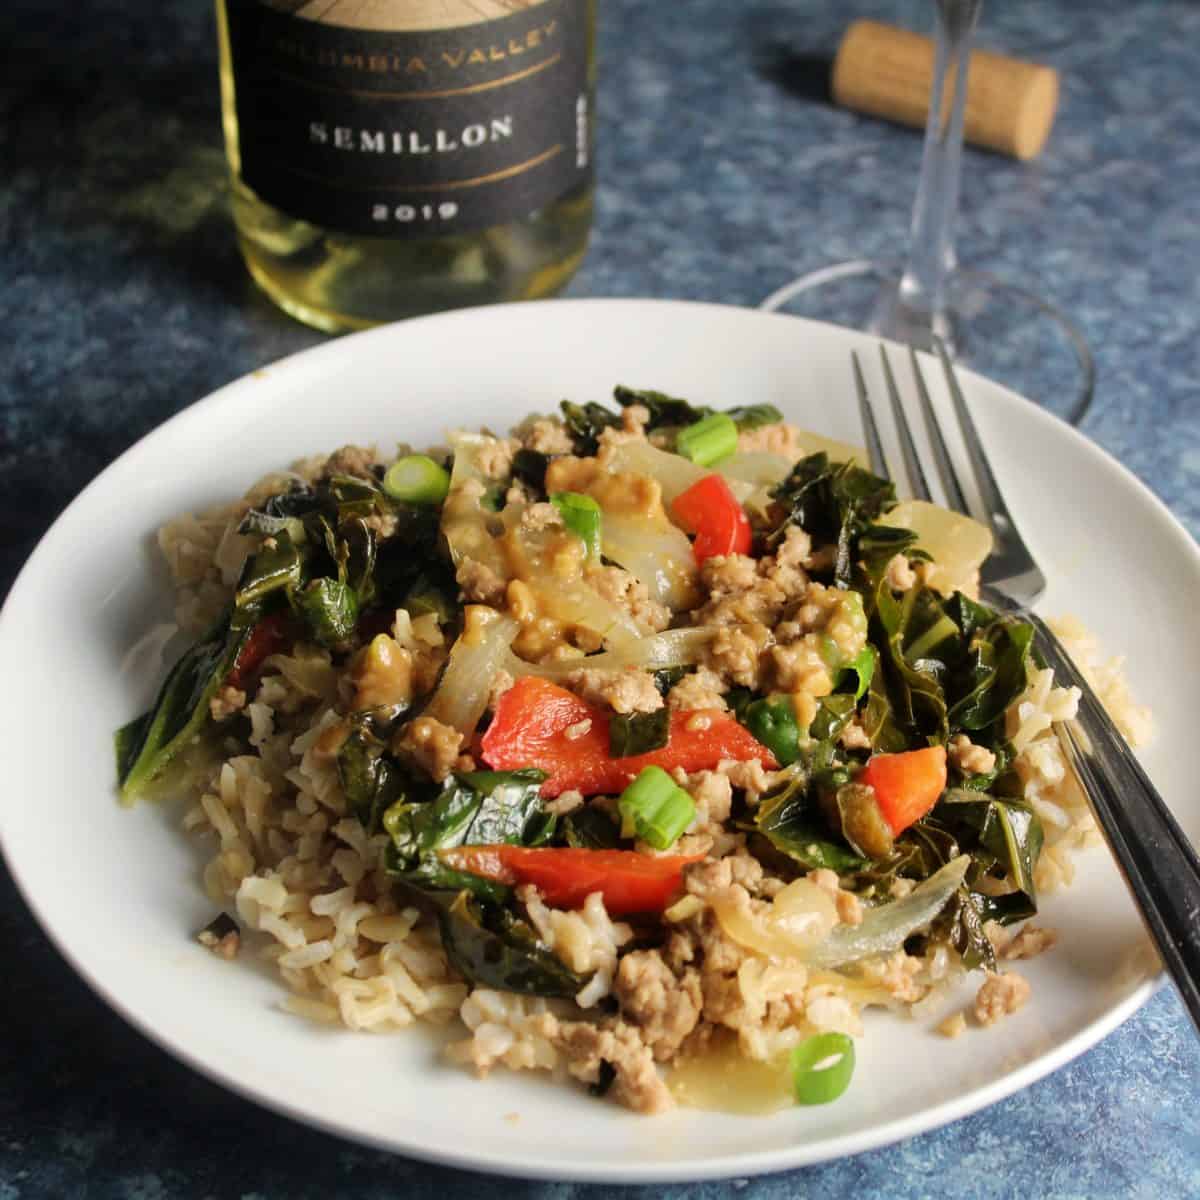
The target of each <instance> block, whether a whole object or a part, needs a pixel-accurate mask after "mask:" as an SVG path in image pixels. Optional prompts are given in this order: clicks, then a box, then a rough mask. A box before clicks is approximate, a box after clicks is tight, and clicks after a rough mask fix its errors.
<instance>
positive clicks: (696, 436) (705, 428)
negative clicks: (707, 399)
mask: <svg viewBox="0 0 1200 1200" xmlns="http://www.w3.org/2000/svg"><path fill="white" fill-rule="evenodd" d="M737 439H738V430H737V424H736V423H735V421H734V419H733V418H732V417H731V416H730V415H729V414H728V413H713V414H712V416H709V417H702V418H701V419H700V420H699V421H697V422H696V423H695V424H694V425H689V426H688V427H687V428H686V429H681V430H680V431H679V434H678V436H677V437H676V438H675V449H676V450H677V451H678V452H679V453H680V454H682V455H683V456H684V458H690V459H691V460H692V462H694V463H696V465H697V466H701V467H711V466H712V465H713V463H715V462H719V461H720V460H721V459H723V458H728V457H729V456H730V455H731V454H733V453H734V451H736V450H737Z"/></svg>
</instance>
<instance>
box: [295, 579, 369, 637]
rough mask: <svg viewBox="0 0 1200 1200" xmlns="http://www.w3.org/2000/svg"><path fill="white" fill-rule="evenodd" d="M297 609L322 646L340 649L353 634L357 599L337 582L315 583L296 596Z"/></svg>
mask: <svg viewBox="0 0 1200 1200" xmlns="http://www.w3.org/2000/svg"><path fill="white" fill-rule="evenodd" d="M296 609H297V611H298V612H299V613H300V615H301V616H302V617H303V618H304V620H305V622H306V623H307V624H308V627H309V629H310V630H311V631H312V635H313V637H314V638H315V639H316V640H317V641H318V642H320V644H321V645H322V646H337V645H340V644H341V643H343V642H345V641H346V640H347V639H348V638H349V637H350V635H351V634H352V633H353V632H354V626H355V624H356V623H357V621H358V596H357V595H356V594H355V592H354V589H353V588H351V587H349V586H348V585H347V584H344V583H342V582H340V581H339V580H337V579H326V578H321V579H313V580H311V581H310V582H309V584H308V586H307V587H305V588H304V590H303V591H302V592H300V593H299V594H298V595H297V596H296Z"/></svg>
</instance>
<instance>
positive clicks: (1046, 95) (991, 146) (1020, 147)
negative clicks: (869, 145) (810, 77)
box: [833, 21, 1058, 159]
mask: <svg viewBox="0 0 1200 1200" xmlns="http://www.w3.org/2000/svg"><path fill="white" fill-rule="evenodd" d="M932 87H933V40H932V39H931V38H927V37H922V36H921V35H920V34H917V33H909V32H908V31H907V30H904V29H895V28H893V27H892V26H890V25H882V24H880V23H879V22H877V21H855V22H854V23H853V24H852V25H851V26H850V28H849V29H847V30H846V34H845V36H844V37H843V38H842V42H841V45H840V46H839V48H838V52H837V57H836V58H835V59H834V63H833V98H834V101H835V102H836V103H837V104H840V105H841V106H842V107H844V108H851V109H854V110H855V111H856V112H863V113H868V114H870V115H871V116H876V117H884V118H886V119H887V120H890V121H897V122H899V123H900V124H902V125H912V126H915V127H916V128H918V129H920V128H923V127H924V125H925V121H926V118H927V116H928V113H929V93H930V90H931V89H932ZM1057 107H1058V72H1057V71H1056V70H1054V68H1053V67H1046V66H1040V65H1039V64H1037V63H1030V62H1022V61H1021V60H1020V59H1016V58H1008V57H1006V56H1005V55H1002V54H989V53H988V52H986V51H984V50H975V51H973V52H972V53H971V69H970V73H969V74H968V76H967V104H966V114H965V123H964V136H965V137H966V140H967V141H968V142H970V143H971V144H972V145H974V146H983V147H985V148H986V149H988V150H995V151H996V152H998V153H1000V154H1008V155H1011V156H1012V157H1013V158H1020V159H1027V158H1033V157H1034V156H1035V155H1036V154H1038V153H1039V152H1040V151H1041V149H1042V147H1043V146H1044V145H1045V144H1046V138H1047V137H1048V136H1049V135H1050V127H1051V126H1052V125H1053V124H1054V114H1055V110H1056V109H1057Z"/></svg>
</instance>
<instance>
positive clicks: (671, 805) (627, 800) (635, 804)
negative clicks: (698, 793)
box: [617, 767, 696, 850]
mask: <svg viewBox="0 0 1200 1200" xmlns="http://www.w3.org/2000/svg"><path fill="white" fill-rule="evenodd" d="M617 811H618V812H619V813H620V814H621V836H622V837H635V836H636V837H639V838H641V840H642V841H643V842H646V843H647V844H648V845H651V846H653V847H654V849H655V850H665V849H666V848H667V847H668V846H670V845H672V844H674V842H675V840H676V839H677V838H678V837H679V835H680V834H681V833H682V832H683V831H684V830H685V829H686V828H687V827H688V826H689V825H690V824H691V823H692V820H693V819H694V818H695V816H696V804H695V802H694V801H693V800H692V798H691V796H689V795H688V794H687V792H685V791H684V790H683V788H681V787H680V786H679V784H677V783H676V782H675V780H673V779H672V778H671V777H670V775H668V774H667V773H666V771H664V770H663V769H662V767H643V768H642V770H641V772H640V773H639V774H638V777H637V778H636V779H635V780H634V781H633V782H632V783H631V784H630V785H629V786H628V787H627V788H626V789H625V790H624V791H623V792H622V793H621V797H620V799H619V800H618V801H617Z"/></svg>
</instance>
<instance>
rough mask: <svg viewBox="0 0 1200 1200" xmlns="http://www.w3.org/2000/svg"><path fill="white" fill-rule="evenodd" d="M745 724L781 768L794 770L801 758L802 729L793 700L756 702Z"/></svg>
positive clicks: (743, 722) (750, 708) (752, 705)
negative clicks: (795, 764) (792, 767)
mask: <svg viewBox="0 0 1200 1200" xmlns="http://www.w3.org/2000/svg"><path fill="white" fill-rule="evenodd" d="M742 724H743V725H745V727H746V728H747V729H748V730H749V731H750V732H751V733H752V734H754V736H755V737H756V738H757V739H758V740H759V741H760V742H762V744H763V745H764V746H766V748H767V749H768V750H770V752H771V753H772V754H773V755H775V758H776V761H777V762H778V763H779V765H780V766H781V767H788V766H791V764H792V763H794V762H795V761H796V759H798V758H799V757H800V725H799V723H798V722H797V721H796V710H795V709H794V708H793V707H792V702H791V700H790V699H787V698H780V699H775V700H755V701H754V703H753V704H751V705H750V706H749V707H748V708H747V709H746V712H745V715H744V716H743V717H742Z"/></svg>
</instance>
